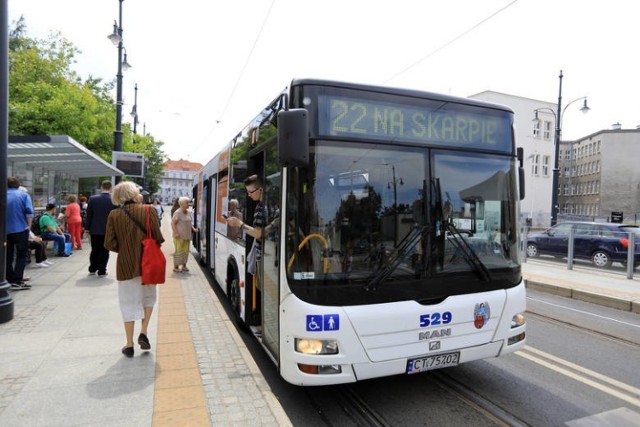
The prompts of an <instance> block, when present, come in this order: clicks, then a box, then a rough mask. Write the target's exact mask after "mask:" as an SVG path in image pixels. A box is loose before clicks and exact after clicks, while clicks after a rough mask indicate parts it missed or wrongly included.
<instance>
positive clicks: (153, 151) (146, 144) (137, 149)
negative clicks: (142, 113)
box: [123, 126, 166, 194]
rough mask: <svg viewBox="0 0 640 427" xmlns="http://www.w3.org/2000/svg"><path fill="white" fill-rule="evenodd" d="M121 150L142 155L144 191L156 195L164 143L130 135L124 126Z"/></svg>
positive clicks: (160, 173)
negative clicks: (144, 175) (143, 161)
mask: <svg viewBox="0 0 640 427" xmlns="http://www.w3.org/2000/svg"><path fill="white" fill-rule="evenodd" d="M123 140H124V142H123V150H124V151H128V152H132V153H142V154H144V159H145V174H146V177H145V184H146V185H145V187H146V188H145V189H146V190H147V191H148V192H149V193H150V194H156V193H157V192H158V190H159V189H160V179H161V176H162V169H163V167H164V162H165V160H166V156H165V154H164V152H163V151H162V150H161V148H162V146H163V145H164V143H163V142H162V141H156V140H155V138H154V137H153V136H152V135H150V134H147V135H137V134H136V135H132V133H131V128H130V127H129V126H125V129H124V131H123Z"/></svg>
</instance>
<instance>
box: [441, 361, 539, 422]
mask: <svg viewBox="0 0 640 427" xmlns="http://www.w3.org/2000/svg"><path fill="white" fill-rule="evenodd" d="M431 374H432V375H431V376H430V377H429V380H430V381H434V382H436V383H437V384H438V385H439V386H440V387H441V388H443V389H444V390H446V391H448V392H450V393H451V394H453V395H455V396H456V397H457V398H458V399H460V400H461V401H463V402H465V403H466V404H467V405H469V406H470V407H472V408H474V409H476V410H477V411H478V412H480V413H481V414H483V415H485V416H486V417H487V418H489V419H492V420H494V421H495V422H496V425H498V426H504V427H527V426H529V424H527V423H526V422H524V421H523V420H521V419H519V418H518V417H516V416H515V415H513V414H511V413H510V412H509V411H507V410H506V409H504V408H502V407H500V406H498V405H496V404H495V403H493V402H490V401H489V400H487V399H485V398H484V397H482V396H481V395H480V394H478V393H476V392H475V391H474V390H472V389H471V388H469V387H467V386H466V385H464V384H463V383H461V382H459V381H458V380H456V379H455V378H453V377H452V376H450V375H449V374H447V372H446V370H442V369H441V370H435V371H433V372H431Z"/></svg>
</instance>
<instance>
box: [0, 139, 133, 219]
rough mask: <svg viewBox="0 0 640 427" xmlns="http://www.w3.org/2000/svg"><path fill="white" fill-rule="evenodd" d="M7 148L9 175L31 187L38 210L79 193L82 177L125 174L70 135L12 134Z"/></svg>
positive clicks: (60, 202) (61, 202)
mask: <svg viewBox="0 0 640 427" xmlns="http://www.w3.org/2000/svg"><path fill="white" fill-rule="evenodd" d="M7 151H8V156H7V168H8V169H7V175H8V176H16V177H17V178H18V179H19V180H20V182H21V184H22V185H23V186H25V187H26V188H27V189H28V190H29V193H30V194H31V197H32V200H33V206H34V208H36V209H44V207H45V205H46V204H47V203H55V204H58V205H60V204H63V203H64V199H65V197H66V195H67V194H77V193H78V188H79V179H80V178H91V177H95V178H96V179H98V178H99V177H113V176H122V175H124V173H123V172H122V171H120V170H119V169H117V168H115V167H114V166H112V165H110V164H109V163H107V162H106V161H104V160H103V159H102V158H101V157H99V156H98V155H96V154H95V153H93V152H92V151H90V150H89V149H87V148H86V147H84V146H83V145H82V144H80V143H79V142H77V141H76V140H74V139H73V138H71V137H70V136H68V135H29V136H10V137H9V144H8V146H7ZM97 185H98V183H97V181H96V188H97Z"/></svg>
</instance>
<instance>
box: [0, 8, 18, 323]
mask: <svg viewBox="0 0 640 427" xmlns="http://www.w3.org/2000/svg"><path fill="white" fill-rule="evenodd" d="M7 3H8V2H7V0H0V25H1V26H2V32H0V62H1V63H2V64H5V65H3V66H2V67H0V161H1V162H2V165H1V167H0V239H2V242H4V241H5V240H6V238H7V228H6V223H7V221H6V219H7V178H8V177H7V157H8V152H9V149H8V145H9V67H7V66H6V64H8V63H9V33H8V31H7V30H6V29H7V28H8V27H9V6H8V4H7ZM6 259H7V253H6V246H5V249H4V250H2V251H0V323H6V322H8V321H10V320H12V319H13V312H14V305H15V304H14V301H13V298H12V297H11V294H10V293H9V289H11V285H10V284H9V282H8V281H7V270H6Z"/></svg>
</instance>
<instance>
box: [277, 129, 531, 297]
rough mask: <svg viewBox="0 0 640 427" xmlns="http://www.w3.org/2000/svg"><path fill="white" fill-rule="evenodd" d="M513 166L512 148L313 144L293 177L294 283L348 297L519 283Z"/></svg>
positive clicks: (290, 261) (297, 288)
mask: <svg viewBox="0 0 640 427" xmlns="http://www.w3.org/2000/svg"><path fill="white" fill-rule="evenodd" d="M513 169H514V163H513V161H512V159H511V158H509V157H507V156H504V157H496V156H488V155H482V154H474V155H470V154H460V153H452V152H448V151H444V150H429V149H427V148H425V147H397V146H394V147H387V146H384V145H382V144H367V143H357V144H356V143H350V144H344V143H343V144H337V143H329V142H325V143H320V142H318V143H316V145H315V146H314V147H312V151H311V166H310V167H308V168H304V169H303V168H299V169H297V170H296V171H295V172H294V171H292V172H291V173H290V174H289V176H288V188H289V191H288V192H287V198H288V199H287V210H288V212H287V248H286V257H287V258H286V259H287V277H288V278H289V283H290V286H291V288H292V290H294V292H295V293H296V294H297V295H299V296H300V297H302V298H303V299H308V300H309V301H318V298H324V299H323V300H322V302H323V303H325V304H330V303H336V304H343V305H348V304H358V303H365V302H371V301H372V300H375V301H387V300H397V299H418V300H420V299H433V298H441V297H442V296H443V295H445V294H449V293H453V294H455V293H469V292H480V291H483V290H487V289H489V288H491V289H493V288H504V287H507V286H513V285H515V284H516V283H517V282H518V281H519V280H520V276H519V260H518V245H517V237H516V235H517V224H516V221H517V213H516V211H515V208H514V205H515V204H514V203H513V198H514V197H517V191H516V190H515V178H514V176H515V175H514V173H513ZM509 206H511V207H512V208H511V209H510V208H509ZM516 276H517V277H516ZM457 279H460V281H459V282H457V281H456V280H457ZM315 286H318V287H319V288H316V287H315ZM328 286H329V287H328ZM320 289H323V290H328V289H330V290H331V292H325V293H322V294H320V293H319V292H318V291H319V290H320ZM321 295H322V296H321ZM338 295H339V296H338Z"/></svg>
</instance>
